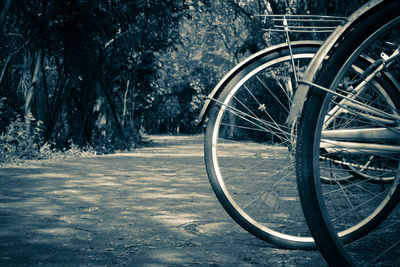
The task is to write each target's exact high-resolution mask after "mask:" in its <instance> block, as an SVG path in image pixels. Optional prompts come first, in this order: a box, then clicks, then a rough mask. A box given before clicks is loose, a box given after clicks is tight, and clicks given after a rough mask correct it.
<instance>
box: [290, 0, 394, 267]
mask: <svg viewBox="0 0 400 267" xmlns="http://www.w3.org/2000/svg"><path fill="white" fill-rule="evenodd" d="M399 11H400V2H399V1H382V0H381V1H371V2H369V3H368V4H366V5H365V6H363V7H361V8H360V9H359V10H358V11H356V12H355V13H354V14H353V15H352V16H350V17H349V24H347V25H346V26H345V27H342V28H340V29H337V30H336V31H335V32H334V33H333V34H332V35H331V36H330V38H328V40H327V41H326V42H325V43H324V45H323V46H322V47H321V49H320V50H319V51H318V52H317V54H316V55H315V57H314V58H313V60H312V61H311V63H310V65H309V66H308V68H307V71H306V72H305V74H304V76H303V80H302V81H299V83H300V85H299V87H298V90H297V92H296V95H295V97H294V105H293V106H292V109H291V113H290V114H289V118H288V122H289V123H290V124H289V125H291V123H293V122H294V121H298V124H297V126H298V135H297V140H296V155H295V157H296V176H297V183H298V190H299V194H300V201H301V205H302V208H303V212H304V215H305V217H306V221H307V224H308V226H309V229H310V232H311V234H312V236H313V237H314V239H315V242H316V243H317V245H318V248H319V249H320V251H321V253H322V255H323V256H324V258H325V259H326V261H327V262H328V263H329V264H330V265H332V266H337V265H340V266H353V265H356V264H361V265H367V264H371V265H376V264H378V263H379V264H381V265H385V264H392V263H393V260H394V257H395V261H397V263H398V262H400V255H399V244H400V235H399V234H398V229H399V228H398V222H399V220H400V212H399V207H398V202H399V200H400V186H399V179H400V175H399V172H400V171H399V168H400V157H399V155H400V127H399V126H400V86H399V83H398V82H397V79H398V78H399V77H400V76H399V71H398V70H399V69H398V68H399V56H400V40H399V36H400V12H399ZM348 225H351V227H350V228H349V227H348ZM396 226H397V228H396ZM396 229H397V230H396ZM349 230H351V231H353V233H352V234H351V235H346V234H343V233H347V232H346V231H349ZM348 238H352V239H353V241H354V242H352V243H351V244H349V245H347V246H345V244H346V243H350V241H349V240H348ZM379 240H383V241H382V242H380V241H379ZM369 242H373V243H369ZM385 243H388V244H385ZM371 244H374V245H372V246H371ZM375 248H376V249H377V251H376V252H375V251H373V250H374V249H375ZM388 253H389V254H388ZM385 255H390V256H389V259H388V258H385ZM396 259H397V260H396Z"/></svg>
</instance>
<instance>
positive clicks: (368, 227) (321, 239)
mask: <svg viewBox="0 0 400 267" xmlns="http://www.w3.org/2000/svg"><path fill="white" fill-rule="evenodd" d="M399 8H400V5H399V2H395V1H392V2H389V1H388V3H387V4H386V5H385V6H384V7H382V8H381V9H379V10H378V11H377V12H375V13H374V14H372V15H371V16H369V17H368V18H365V19H363V20H362V21H359V22H358V23H357V25H354V28H353V29H352V31H350V32H349V33H348V34H347V36H344V37H343V38H342V42H341V43H340V45H338V46H335V47H334V48H333V50H332V51H331V52H330V53H329V58H328V59H327V60H326V62H324V64H323V65H322V66H321V68H320V70H319V71H318V72H317V74H316V76H315V78H314V79H313V80H314V84H315V85H316V86H313V87H311V88H310V91H309V93H308V96H307V100H306V102H305V104H304V109H303V113H302V115H301V118H300V122H299V124H298V136H297V143H296V144H297V146H296V175H297V183H298V189H299V194H300V200H301V204H302V207H303V211H304V215H305V217H306V220H307V223H308V226H309V228H310V231H311V233H312V236H313V237H314V239H315V241H316V243H317V245H318V248H319V249H320V251H321V253H322V255H323V256H324V258H325V259H326V260H327V262H328V263H329V264H330V265H332V266H339V265H340V266H349V265H350V266H352V265H355V264H356V263H361V262H360V260H361V259H359V258H354V256H355V254H350V253H349V251H348V249H346V247H345V245H344V244H345V243H347V242H349V239H352V240H357V239H360V238H361V237H363V236H365V235H367V234H369V233H370V232H371V231H372V230H374V229H375V228H376V227H377V226H379V225H380V224H381V223H382V222H383V221H384V220H385V219H386V217H387V216H389V215H390V213H391V212H392V211H393V209H394V208H396V205H397V204H398V201H399V199H400V186H399V185H398V178H396V179H391V180H385V181H382V182H381V183H380V182H379V179H371V183H368V179H360V182H358V184H357V186H360V184H368V186H369V187H371V188H372V186H374V184H375V185H380V186H383V187H387V186H388V185H387V184H390V188H389V189H388V190H385V191H384V192H387V194H386V196H384V197H382V199H383V200H382V201H381V202H380V205H379V203H378V202H377V206H376V209H373V208H372V211H371V213H370V214H369V216H368V214H367V215H365V216H364V219H361V220H360V224H356V225H359V226H358V227H359V228H358V229H356V230H355V231H354V232H353V233H352V234H351V235H346V236H341V237H339V234H338V233H337V232H338V231H340V229H339V228H338V227H339V223H337V222H336V220H335V213H336V212H339V211H341V210H340V209H343V210H344V207H341V208H338V210H335V209H334V208H333V206H334V204H335V203H334V201H330V197H329V196H328V195H327V194H325V193H326V192H325V188H326V186H329V185H324V184H322V183H321V179H320V173H322V172H323V171H324V170H323V169H322V168H323V164H324V163H323V162H324V161H326V159H327V158H328V157H327V155H328V156H329V154H331V155H333V154H335V157H336V156H337V155H336V154H339V155H340V153H342V154H343V155H346V154H345V153H348V151H350V150H348V151H344V149H343V148H342V150H343V151H341V150H340V149H337V150H335V151H334V150H333V149H332V148H330V149H331V150H330V152H329V151H328V152H329V153H326V155H325V154H323V153H325V152H326V151H324V149H321V144H322V145H323V144H324V142H325V141H321V139H323V138H322V136H324V135H325V133H322V130H323V127H326V118H327V117H326V115H327V114H329V112H330V111H332V110H333V108H332V109H330V108H329V105H330V104H331V106H332V107H333V106H334V105H339V103H342V102H340V101H341V100H342V99H344V100H348V99H351V98H352V96H349V95H350V93H342V92H341V91H339V90H337V89H338V88H341V87H344V86H343V84H344V83H345V82H347V81H346V80H345V79H344V77H350V74H351V70H352V66H353V65H352V64H354V62H356V61H360V60H361V61H362V60H363V58H362V57H361V56H360V55H361V54H368V56H374V53H373V51H374V48H376V47H374V46H373V45H372V42H373V41H377V39H374V38H377V37H378V36H382V35H381V34H382V33H385V32H387V31H389V30H396V31H397V32H398V27H399V24H400V22H399V19H398V17H399V14H398V10H399ZM385 37H386V38H388V36H387V35H386V36H385ZM388 41H390V40H387V41H385V42H387V44H386V45H389V43H388ZM379 48H380V50H381V51H382V49H383V46H382V47H379ZM368 49H369V50H368ZM367 52H368V53H367ZM377 59H378V58H377ZM374 62H376V61H374ZM378 73H379V75H377V76H374V77H373V80H372V81H375V82H377V83H378V85H379V84H380V85H382V86H380V87H379V88H381V89H375V90H376V91H375V93H376V94H377V95H379V94H380V97H381V98H380V99H381V100H380V101H382V103H380V102H379V101H378V100H377V101H375V100H374V101H372V99H373V98H372V96H373V95H372V94H373V93H372V90H373V89H370V88H373V86H371V85H370V84H371V83H372V82H371V83H368V89H370V90H371V93H370V99H369V98H368V93H367V94H366V93H364V92H363V94H362V96H357V97H355V98H354V99H355V100H358V99H362V100H361V102H362V101H364V102H365V103H367V104H366V105H369V106H371V107H374V108H375V107H377V108H376V109H381V110H385V112H392V113H393V114H395V115H397V114H399V112H398V111H399V110H400V91H399V86H398V83H396V82H395V81H393V79H389V78H388V77H389V76H390V75H389V74H388V75H386V74H385V73H383V72H378ZM382 74H383V75H382ZM361 76H362V75H361ZM365 87H367V86H365ZM323 88H328V89H329V91H328V92H330V93H327V91H326V90H321V89H323ZM382 88H383V91H382ZM343 91H344V90H343ZM337 92H340V94H342V96H341V98H340V97H339V96H338V95H335V94H334V93H337ZM334 101H336V102H334ZM367 101H370V102H367ZM384 102H386V103H387V106H386V107H383V103H384ZM332 103H334V104H333V105H332ZM340 108H343V109H345V110H346V112H349V113H350V112H351V111H352V112H354V110H352V108H350V107H348V106H347V107H345V108H344V107H340ZM362 112H363V110H362V109H361V112H360V114H358V115H357V113H356V112H354V113H352V114H351V115H352V116H355V117H357V116H358V117H361V116H363V119H364V120H367V119H365V114H363V113H362ZM345 116H349V117H350V115H343V116H342V117H345ZM332 117H335V118H334V119H333V120H340V119H343V118H341V115H339V116H336V115H334V116H332ZM349 120H350V119H349ZM368 120H370V121H372V117H371V118H369V119H368ZM354 121H355V120H354ZM354 121H353V123H354ZM340 122H341V121H340ZM367 122H368V121H366V122H363V120H361V119H359V121H357V123H358V124H359V125H357V123H354V125H357V126H359V127H360V125H362V123H365V124H366V123H367ZM324 123H325V126H324ZM349 125H350V126H351V123H350V124H349ZM371 125H372V126H374V124H373V123H371ZM375 125H376V122H375ZM382 125H385V124H384V123H382V124H379V126H381V127H383V128H385V129H392V128H393V127H394V128H396V127H397V126H393V125H391V126H389V125H387V126H382ZM372 126H371V127H372ZM345 127H346V126H345ZM351 127H352V126H351ZM375 127H376V126H375ZM391 127H392V128H391ZM349 128H350V127H349ZM394 128H393V129H394ZM346 133H347V134H349V133H350V132H349V131H348V132H346ZM338 140H339V139H338ZM358 142H361V141H358ZM379 144H381V143H379ZM382 144H386V143H385V142H383V143H382ZM388 144H389V143H388ZM394 145H395V146H398V142H397V141H396V142H395V143H394ZM341 146H344V145H343V144H341ZM361 151H363V150H362V149H359V150H358V151H356V152H361ZM364 151H365V150H364ZM369 153H371V154H369V155H370V157H371V159H372V162H374V161H376V162H379V161H381V162H379V164H382V166H384V167H386V168H387V169H389V170H390V171H391V172H392V173H393V174H392V175H393V176H394V177H397V176H398V162H399V159H398V158H395V157H392V156H387V155H377V154H373V152H369ZM346 157H350V158H351V156H349V155H346ZM360 158H361V156H360ZM330 160H333V161H336V164H338V165H344V164H348V166H356V167H355V168H357V164H354V163H353V162H350V161H349V162H346V161H344V160H337V159H335V158H333V157H332V158H331V159H330ZM346 160H348V159H346ZM352 160H353V159H352ZM357 160H360V159H354V162H357ZM353 164H354V165H353ZM359 167H360V165H359V166H358V168H359ZM384 167H382V168H381V169H382V170H384ZM374 168H375V171H376V174H375V175H376V176H378V175H382V176H383V175H384V174H378V167H377V165H376V164H375V163H373V165H371V167H370V168H364V169H362V168H359V170H358V171H359V172H367V171H368V170H372V169H374ZM332 169H333V168H331V170H330V171H332ZM382 170H381V172H383V171H382ZM338 184H339V183H338ZM350 189H351V187H347V188H346V190H350ZM354 192H356V191H354ZM354 194H355V196H358V197H359V196H360V195H359V193H357V194H356V193H354ZM346 201H348V200H346ZM337 202H339V201H338V199H337V198H336V203H337ZM332 203H334V204H332ZM349 203H350V201H349ZM370 204H373V203H372V202H370V203H368V207H369V206H370ZM356 207H357V206H356ZM363 208H364V210H365V209H366V207H363ZM328 209H329V210H328ZM341 219H342V218H341ZM363 240H366V238H363ZM356 243H357V242H354V244H356ZM351 246H353V245H351ZM369 254H371V253H369ZM361 264H365V262H362V263H361Z"/></svg>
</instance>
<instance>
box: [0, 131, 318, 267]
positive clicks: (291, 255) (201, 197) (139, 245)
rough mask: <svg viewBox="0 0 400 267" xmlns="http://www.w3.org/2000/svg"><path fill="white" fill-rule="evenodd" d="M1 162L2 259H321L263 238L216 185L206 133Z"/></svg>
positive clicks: (68, 262) (135, 262)
mask: <svg viewBox="0 0 400 267" xmlns="http://www.w3.org/2000/svg"><path fill="white" fill-rule="evenodd" d="M152 139H153V140H154V142H155V143H158V144H159V145H158V146H152V147H148V148H141V149H138V150H137V151H135V153H121V154H113V155H106V156H97V157H92V158H82V159H74V160H65V161H58V162H36V163H31V164H29V165H23V166H17V167H13V168H2V169H0V266H16V265H17V266H18V265H44V266H46V265H47V266H53V265H62V266H81V265H96V266H99V265H100V266H112V265H125V266H300V265H301V266H305V265H307V266H310V265H315V266H320V265H324V262H323V260H322V258H321V256H320V255H319V254H318V253H317V252H305V251H290V250H283V249H279V248H276V247H274V246H272V245H269V244H267V243H265V242H263V241H260V240H258V239H257V238H255V237H253V236H252V235H250V234H248V233H247V232H246V231H244V230H243V229H242V228H240V227H239V226H238V225H237V224H236V223H235V222H233V220H232V219H231V218H230V217H229V216H228V215H227V214H226V213H225V211H224V210H223V209H222V208H221V206H220V204H219V203H218V201H217V199H216V198H215V196H214V194H213V192H212V190H211V187H210V186H209V183H208V180H207V176H206V172H205V167H204V161H203V152H202V136H175V137H171V136H153V137H152Z"/></svg>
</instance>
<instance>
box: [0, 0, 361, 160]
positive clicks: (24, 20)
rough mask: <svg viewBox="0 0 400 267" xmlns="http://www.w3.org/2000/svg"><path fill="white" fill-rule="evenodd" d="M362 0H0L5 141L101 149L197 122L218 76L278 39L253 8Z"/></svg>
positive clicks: (315, 8)
mask: <svg viewBox="0 0 400 267" xmlns="http://www.w3.org/2000/svg"><path fill="white" fill-rule="evenodd" d="M359 2H365V1H359ZM359 2H357V1H350V0H348V1H339V0H330V1H324V0H317V1H314V0H298V1H279V0H227V1H222V0H221V1H211V0H186V1H174V0H157V1H148V0H135V1H123V0H66V1H64V0H41V1H39V0H1V1H0V8H1V9H0V10H1V13H0V48H1V49H0V135H1V138H0V149H1V150H2V153H4V152H5V151H14V152H15V151H20V152H19V154H21V155H29V154H32V153H31V152H29V151H32V149H33V150H35V149H36V150H40V149H41V148H43V147H46V148H48V147H49V146H51V147H52V149H54V148H58V149H65V148H68V147H70V146H71V144H75V145H78V146H81V147H83V146H87V145H90V146H92V147H96V148H97V149H104V150H106V151H108V150H110V149H111V150H112V149H116V148H118V149H129V148H131V147H132V146H134V145H135V144H137V143H140V138H141V132H143V131H145V132H148V133H194V132H196V131H199V130H198V129H196V127H195V120H196V117H197V115H198V113H199V111H200V108H201V106H202V101H203V98H204V96H206V95H207V94H208V93H209V92H210V91H211V90H212V88H213V86H215V85H216V84H217V82H218V79H220V78H221V77H222V76H223V75H224V73H226V72H227V71H228V70H229V69H230V68H231V67H232V66H234V65H235V64H237V63H238V62H239V61H240V60H242V59H243V58H244V57H245V56H247V55H249V54H250V53H254V52H255V51H257V50H259V49H261V48H263V47H265V46H267V45H269V44H271V43H273V42H279V41H280V38H281V37H279V36H274V35H272V36H270V35H269V36H266V35H265V33H264V32H263V31H261V30H260V29H259V28H258V26H257V25H256V24H255V23H254V19H252V17H253V15H254V14H260V13H265V12H270V13H280V14H282V13H300V14H304V13H314V14H349V13H350V12H351V11H352V10H354V9H355V8H357V7H358V6H360V3H359ZM289 3H290V4H289ZM349 3H351V4H349ZM28 152H29V153H28ZM0 158H1V157H0Z"/></svg>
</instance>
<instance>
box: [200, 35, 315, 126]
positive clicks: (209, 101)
mask: <svg viewBox="0 0 400 267" xmlns="http://www.w3.org/2000/svg"><path fill="white" fill-rule="evenodd" d="M321 44H322V42H321V41H315V40H311V41H310V40H303V41H294V42H291V46H292V47H293V48H294V47H302V46H309V45H315V46H317V47H319V46H321ZM288 47H289V45H288V44H287V43H281V44H278V45H274V46H270V47H268V48H265V49H263V50H261V51H259V52H257V53H255V54H253V55H251V56H249V57H248V58H246V59H245V60H243V61H242V62H240V63H239V64H238V65H236V66H235V67H234V68H233V69H231V70H230V71H229V72H228V73H227V74H226V75H225V76H224V77H223V78H222V79H221V80H220V81H219V83H218V84H217V85H216V86H215V87H214V89H213V90H212V92H211V93H210V94H209V95H208V96H207V97H206V98H205V101H204V105H203V107H202V109H201V112H200V115H199V117H198V119H197V127H201V126H202V125H203V123H204V121H205V120H206V118H207V114H208V112H209V111H210V109H211V106H212V99H216V98H217V97H218V96H219V95H220V93H221V91H222V90H223V89H224V88H225V86H226V85H227V84H228V83H229V82H230V81H231V80H232V79H233V78H234V77H235V75H236V74H237V73H239V72H240V71H241V70H243V69H244V68H246V67H247V66H248V65H250V64H252V63H253V62H255V61H257V60H258V59H260V58H262V57H265V56H266V55H269V54H272V53H276V52H279V51H281V50H285V49H287V48H288Z"/></svg>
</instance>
